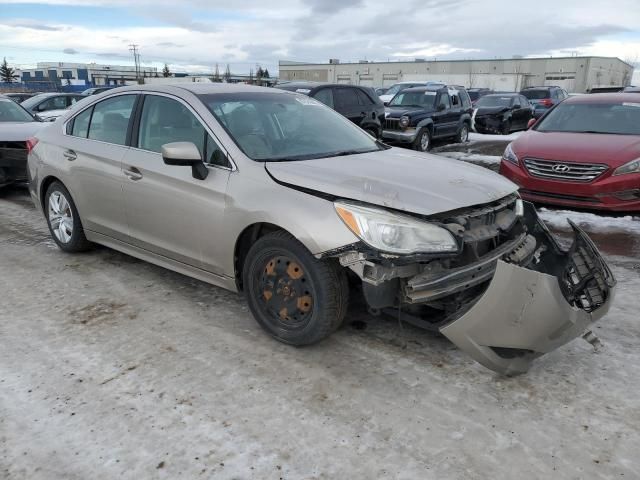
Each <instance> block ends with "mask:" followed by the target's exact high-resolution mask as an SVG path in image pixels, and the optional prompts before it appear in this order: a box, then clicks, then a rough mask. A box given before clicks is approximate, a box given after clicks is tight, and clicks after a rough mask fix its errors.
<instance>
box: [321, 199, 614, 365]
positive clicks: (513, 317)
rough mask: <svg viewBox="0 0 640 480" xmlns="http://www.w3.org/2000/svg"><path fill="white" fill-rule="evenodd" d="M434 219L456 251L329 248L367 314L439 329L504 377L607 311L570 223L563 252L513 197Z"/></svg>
mask: <svg viewBox="0 0 640 480" xmlns="http://www.w3.org/2000/svg"><path fill="white" fill-rule="evenodd" d="M517 205H521V206H522V205H523V206H524V209H523V210H522V211H517V210H518V209H519V207H518V206H517ZM435 220H437V221H439V222H440V224H441V225H444V226H446V227H447V228H449V229H450V230H451V231H452V232H456V234H457V235H458V236H459V238H460V239H461V241H463V242H464V248H463V250H462V253H461V254H457V255H456V256H444V257H442V256H440V257H438V258H434V257H430V256H419V255H417V256H411V257H406V256H405V257H401V256H397V257H393V256H384V255H379V254H376V253H375V252H371V251H367V249H366V248H363V249H360V250H359V251H356V250H354V249H349V250H348V251H343V252H334V254H333V256H338V258H339V259H340V262H341V263H342V264H343V265H345V266H348V267H349V268H351V269H352V270H353V271H355V272H356V273H357V274H358V275H359V276H360V278H361V279H362V280H363V292H364V296H365V299H366V300H367V303H368V304H369V307H370V308H371V309H373V311H381V312H385V313H388V314H389V315H394V316H398V315H400V317H401V319H402V320H404V321H407V322H409V323H412V324H414V325H417V326H420V327H424V328H427V329H430V330H435V331H439V332H441V333H442V334H443V335H445V336H446V337H447V338H448V339H449V340H451V341H452V342H453V343H454V344H455V345H457V346H458V347H459V348H461V349H462V350H464V351H465V352H467V353H468V354H469V355H470V356H471V357H472V358H474V359H475V360H476V361H478V362H479V363H481V364H482V365H484V366H485V367H487V368H489V369H491V370H494V371H496V372H499V373H501V374H505V375H514V374H519V373H523V372H526V371H527V370H528V369H529V367H530V366H531V363H532V362H533V360H534V359H536V358H537V357H539V356H541V355H543V354H545V353H547V352H550V351H552V350H555V349H556V348H558V347H560V346H562V345H564V344H565V343H567V342H569V341H571V340H573V339H574V338H576V337H579V336H581V335H583V334H584V333H585V331H586V330H588V329H589V328H590V326H591V324H592V323H593V322H595V321H597V320H598V319H600V318H601V317H602V316H603V315H605V314H606V313H607V311H608V310H609V307H610V305H611V302H612V300H613V297H614V292H615V284H616V282H615V279H614V277H613V274H612V273H611V271H610V269H609V268H608V267H607V265H606V263H605V262H604V260H603V259H602V256H601V255H600V253H599V252H598V249H597V248H596V246H595V245H594V244H593V242H592V241H591V240H590V239H589V237H588V236H587V235H586V234H585V233H584V232H583V231H582V230H581V229H580V228H578V227H577V226H576V225H574V224H571V225H572V228H573V231H574V240H573V243H572V245H571V246H570V247H569V248H563V247H562V246H561V245H560V244H559V243H558V242H557V241H556V239H555V238H554V236H553V235H552V234H551V233H550V232H549V230H548V229H547V227H546V226H545V224H544V223H543V222H542V221H541V220H540V219H539V218H538V215H537V213H536V211H535V208H534V207H533V205H531V204H529V203H526V202H524V204H522V203H521V201H520V200H516V198H515V197H514V196H510V197H507V198H505V199H503V200H502V201H498V202H493V203H492V204H491V205H487V206H484V207H481V208H476V209H470V210H468V211H462V212H455V214H454V215H453V216H446V217H442V218H437V219H435Z"/></svg>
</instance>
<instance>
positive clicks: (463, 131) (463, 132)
mask: <svg viewBox="0 0 640 480" xmlns="http://www.w3.org/2000/svg"><path fill="white" fill-rule="evenodd" d="M467 140H469V125H467V123H466V122H465V123H463V124H462V126H461V127H460V130H458V134H457V135H456V143H465V142H466V141H467Z"/></svg>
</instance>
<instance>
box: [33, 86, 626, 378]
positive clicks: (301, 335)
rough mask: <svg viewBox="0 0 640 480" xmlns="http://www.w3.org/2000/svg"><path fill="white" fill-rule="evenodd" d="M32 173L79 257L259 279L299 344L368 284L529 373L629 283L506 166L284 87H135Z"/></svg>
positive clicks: (83, 115) (272, 330) (49, 144)
mask: <svg viewBox="0 0 640 480" xmlns="http://www.w3.org/2000/svg"><path fill="white" fill-rule="evenodd" d="M427 96H429V95H427ZM29 173H30V177H31V180H32V181H31V183H30V191H31V194H32V196H33V199H34V203H35V205H36V206H37V208H39V209H41V210H42V211H43V213H44V216H45V218H46V221H47V224H48V226H49V230H50V232H51V236H52V238H53V240H54V242H55V243H56V244H57V245H58V247H59V248H60V249H62V250H63V251H65V252H78V251H81V250H85V249H87V248H89V247H90V246H91V244H90V243H89V242H95V243H99V244H103V245H106V246H108V247H112V248H114V249H116V250H120V251H122V252H125V253H127V254H129V255H132V256H134V257H138V258H141V259H144V260H148V261H150V262H152V263H155V264H158V265H161V266H164V267H167V268H169V269H172V270H175V271H178V272H181V273H183V274H185V275H189V276H192V277H194V278H198V279H200V280H203V281H206V282H209V283H211V284H213V285H217V286H220V287H223V288H226V289H229V290H233V291H243V292H244V295H245V297H246V300H247V302H248V304H249V308H250V311H251V313H252V314H253V316H254V317H255V318H256V320H257V321H258V322H259V324H260V325H261V326H262V327H263V328H264V329H265V330H266V331H267V332H268V333H269V334H270V335H272V336H273V337H275V338H276V339H278V340H280V341H282V342H284V343H287V344H291V345H300V346H301V345H307V344H312V343H315V342H318V341H320V340H322V339H324V338H325V337H327V336H329V335H330V334H331V333H332V332H334V331H335V330H336V329H337V328H338V327H339V326H340V324H341V322H342V321H343V319H344V317H345V314H346V312H347V308H348V304H349V294H350V291H349V281H348V278H351V282H352V283H354V284H355V283H357V282H359V283H361V285H362V291H363V292H364V293H363V294H364V299H365V300H366V302H367V303H368V304H369V306H370V307H371V308H374V309H385V308H390V309H391V311H392V312H393V314H394V315H395V316H396V317H397V315H400V316H401V318H404V319H406V320H407V321H411V322H413V323H418V324H420V325H422V326H426V327H429V328H432V329H435V330H439V331H441V332H442V333H443V334H444V335H445V336H446V337H448V338H449V339H450V340H451V341H453V343H455V344H456V345H458V346H460V347H461V348H462V349H464V350H465V351H466V352H468V353H469V354H470V355H471V356H472V357H473V358H475V359H476V360H477V361H479V362H480V363H482V364H483V365H485V366H487V367H488V368H491V369H493V370H496V371H498V372H502V373H504V374H515V373H519V372H523V371H525V370H526V369H527V368H528V367H529V365H530V364H531V362H532V361H533V360H534V359H535V358H537V357H539V356H541V355H542V354H544V353H546V352H548V351H551V350H553V349H555V348H557V347H559V346H560V345H563V344H565V343H566V342H568V341H570V340H572V339H573V338H576V337H578V336H580V335H582V334H583V332H584V330H585V328H589V326H590V325H591V323H592V322H593V321H595V320H597V319H599V318H600V317H602V316H603V315H604V314H605V313H606V312H607V310H608V309H609V306H610V304H611V299H612V297H613V290H614V288H615V280H614V278H613V276H612V274H611V272H610V270H609V269H608V267H607V266H606V264H605V262H604V260H603V259H602V257H601V256H600V255H599V253H598V251H597V249H596V248H595V247H594V246H593V243H592V242H591V241H590V240H589V238H588V237H587V235H586V234H584V233H583V232H582V231H581V230H580V229H579V228H578V227H574V231H575V239H574V246H573V248H572V249H571V250H563V249H562V248H561V247H560V246H559V245H558V244H557V243H556V241H555V240H554V238H553V237H552V236H551V234H550V233H549V231H548V230H547V229H546V228H545V227H544V224H543V223H541V221H540V220H539V219H538V217H537V214H536V211H535V209H534V208H533V206H532V205H531V204H528V203H523V202H522V201H521V200H520V199H519V198H518V196H517V192H516V190H517V187H516V185H514V184H513V183H511V182H510V181H508V180H507V179H505V178H504V177H501V176H499V175H498V174H496V173H493V172H491V171H489V170H486V169H483V168H481V167H478V166H475V165H469V164H465V163H462V162H456V161H455V160H450V159H446V158H443V157H438V156H426V155H422V154H417V153H411V152H408V151H406V150H400V149H395V148H390V147H388V146H386V145H384V144H382V143H380V142H377V141H375V140H374V139H373V138H371V136H369V135H367V134H366V133H365V132H364V131H362V130H361V129H359V128H357V127H356V126H355V125H353V124H352V123H351V122H349V121H348V120H347V119H345V118H344V117H343V116H341V115H339V114H338V113H336V112H335V111H333V110H332V109H330V108H328V107H326V106H325V105H322V104H321V103H319V102H317V101H315V100H313V99H310V98H308V97H306V96H304V95H300V94H293V93H290V92H283V91H279V90H277V89H271V88H261V87H252V86H246V85H217V84H204V83H193V84H191V83H190V84H184V86H179V87H178V86H151V85H150V86H131V87H125V88H123V89H119V91H118V92H114V93H113V94H106V95H105V96H102V97H97V98H96V99H95V100H94V101H90V102H88V103H87V104H84V105H83V108H78V109H74V110H73V111H72V112H70V114H68V115H66V116H65V117H63V118H61V119H59V120H58V121H57V122H55V123H53V124H51V125H50V126H48V127H47V128H45V129H43V130H42V131H41V132H39V133H38V135H37V143H35V146H34V147H33V149H32V150H31V153H30V155H29ZM584 265H589V268H588V269H584V268H583V267H584ZM356 291H358V290H354V292H356ZM354 294H355V293H354ZM359 295H362V292H360V293H359Z"/></svg>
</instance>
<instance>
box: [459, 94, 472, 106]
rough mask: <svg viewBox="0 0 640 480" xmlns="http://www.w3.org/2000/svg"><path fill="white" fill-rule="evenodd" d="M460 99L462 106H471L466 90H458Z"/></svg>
mask: <svg viewBox="0 0 640 480" xmlns="http://www.w3.org/2000/svg"><path fill="white" fill-rule="evenodd" d="M460 99H461V100H462V108H464V109H467V108H471V99H470V98H469V93H467V91H466V90H460Z"/></svg>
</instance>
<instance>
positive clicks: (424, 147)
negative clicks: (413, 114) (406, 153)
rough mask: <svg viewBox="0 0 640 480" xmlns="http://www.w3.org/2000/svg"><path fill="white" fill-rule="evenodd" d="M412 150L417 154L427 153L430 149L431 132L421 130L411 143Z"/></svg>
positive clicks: (425, 129) (426, 129) (424, 129)
mask: <svg viewBox="0 0 640 480" xmlns="http://www.w3.org/2000/svg"><path fill="white" fill-rule="evenodd" d="M413 148H414V149H415V150H418V151H419V152H428V151H429V150H430V149H431V132H430V131H429V129H428V128H426V127H425V128H422V129H421V130H420V132H418V136H417V137H416V139H415V140H414V141H413Z"/></svg>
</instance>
